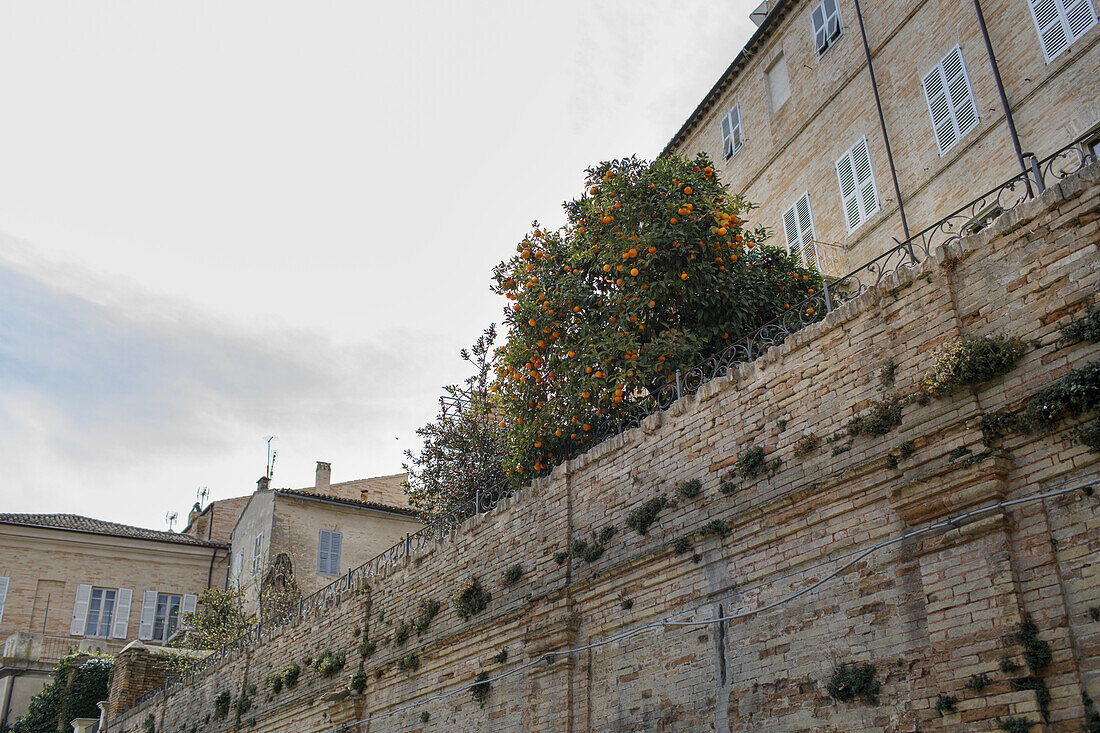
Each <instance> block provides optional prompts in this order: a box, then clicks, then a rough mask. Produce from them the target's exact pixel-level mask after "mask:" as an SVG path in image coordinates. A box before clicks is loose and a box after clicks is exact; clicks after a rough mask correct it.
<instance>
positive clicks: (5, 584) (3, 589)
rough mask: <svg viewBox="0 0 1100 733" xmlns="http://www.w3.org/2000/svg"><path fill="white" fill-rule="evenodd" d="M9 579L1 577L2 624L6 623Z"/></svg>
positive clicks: (0, 604)
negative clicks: (5, 607)
mask: <svg viewBox="0 0 1100 733" xmlns="http://www.w3.org/2000/svg"><path fill="white" fill-rule="evenodd" d="M8 582H9V581H8V579H7V578H3V577H0V623H3V622H4V602H5V601H7V599H8Z"/></svg>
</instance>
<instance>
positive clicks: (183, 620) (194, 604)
mask: <svg viewBox="0 0 1100 733" xmlns="http://www.w3.org/2000/svg"><path fill="white" fill-rule="evenodd" d="M198 606H199V597H198V596H196V595H193V594H191V593H184V594H183V604H182V605H181V606H180V628H181V629H186V628H190V626H191V624H189V623H187V618H188V616H187V614H189V613H194V612H195V609H196V608H198Z"/></svg>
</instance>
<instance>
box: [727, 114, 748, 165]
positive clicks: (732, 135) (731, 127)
mask: <svg viewBox="0 0 1100 733" xmlns="http://www.w3.org/2000/svg"><path fill="white" fill-rule="evenodd" d="M744 144H745V134H744V133H743V132H742V131H741V105H740V104H735V105H733V109H731V110H730V111H729V114H727V115H726V116H725V117H723V118H722V155H723V156H725V158H726V160H729V159H730V158H732V157H733V156H734V155H737V151H738V150H740V149H741V146H742V145H744Z"/></svg>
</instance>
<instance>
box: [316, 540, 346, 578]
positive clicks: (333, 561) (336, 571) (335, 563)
mask: <svg viewBox="0 0 1100 733" xmlns="http://www.w3.org/2000/svg"><path fill="white" fill-rule="evenodd" d="M326 535H327V536H328V549H327V551H326V550H325V549H324V548H325V543H324V539H325V536H326ZM334 539H335V540H336V550H335V553H334V552H333V540H334ZM343 544H344V535H343V533H342V532H339V531H337V530H333V529H322V530H320V531H319V532H318V533H317V573H318V574H319V575H327V576H330V577H337V576H339V575H340V560H341V559H342V557H341V556H342V555H343V549H344V547H343ZM322 558H323V559H324V561H325V562H326V563H327V564H325V565H323V564H322Z"/></svg>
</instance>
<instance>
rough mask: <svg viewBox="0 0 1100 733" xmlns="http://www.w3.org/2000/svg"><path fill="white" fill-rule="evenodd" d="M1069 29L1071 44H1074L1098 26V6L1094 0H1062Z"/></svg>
mask: <svg viewBox="0 0 1100 733" xmlns="http://www.w3.org/2000/svg"><path fill="white" fill-rule="evenodd" d="M1061 2H1062V3H1063V11H1064V12H1065V18H1066V26H1068V28H1069V42H1070V43H1073V42H1074V41H1076V40H1077V39H1078V38H1080V37H1081V36H1083V35H1085V33H1087V32H1088V31H1089V29H1090V28H1092V27H1093V26H1094V25H1096V6H1095V5H1093V3H1092V0H1061Z"/></svg>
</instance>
